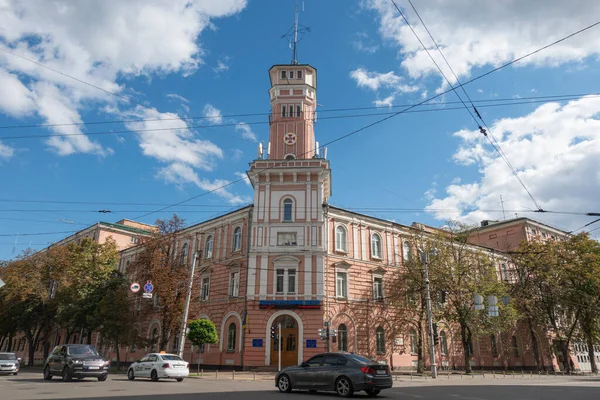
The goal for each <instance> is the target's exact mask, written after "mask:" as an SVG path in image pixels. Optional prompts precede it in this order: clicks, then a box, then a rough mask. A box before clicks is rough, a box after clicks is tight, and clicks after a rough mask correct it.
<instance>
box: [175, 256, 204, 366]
mask: <svg viewBox="0 0 600 400" xmlns="http://www.w3.org/2000/svg"><path fill="white" fill-rule="evenodd" d="M198 258H200V251H199V250H197V251H195V252H194V261H192V270H191V271H190V280H189V282H188V290H187V296H186V298H185V308H184V309H183V317H181V332H180V333H179V357H181V358H182V359H183V348H184V347H185V331H186V330H187V319H188V313H189V310H190V300H191V298H192V285H193V284H194V270H195V269H196V261H197V260H198Z"/></svg>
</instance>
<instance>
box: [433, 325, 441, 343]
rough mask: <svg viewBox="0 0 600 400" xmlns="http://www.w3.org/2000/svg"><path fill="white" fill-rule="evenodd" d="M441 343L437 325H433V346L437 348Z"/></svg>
mask: <svg viewBox="0 0 600 400" xmlns="http://www.w3.org/2000/svg"><path fill="white" fill-rule="evenodd" d="M439 343H440V338H439V337H438V331H437V324H436V323H434V324H433V345H434V346H437V345H438V344H439Z"/></svg>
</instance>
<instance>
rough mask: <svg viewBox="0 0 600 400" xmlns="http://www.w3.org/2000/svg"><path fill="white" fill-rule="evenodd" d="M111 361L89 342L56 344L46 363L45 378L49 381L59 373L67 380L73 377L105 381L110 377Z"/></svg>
mask: <svg viewBox="0 0 600 400" xmlns="http://www.w3.org/2000/svg"><path fill="white" fill-rule="evenodd" d="M109 367H110V361H108V360H106V359H105V358H104V357H102V356H101V355H100V354H99V353H98V351H97V350H96V348H95V347H94V346H91V345H89V344H64V345H60V346H56V347H55V348H54V350H52V353H50V355H49V356H48V359H46V363H45V364H44V379H45V380H47V381H49V380H50V379H52V376H54V375H58V376H61V377H62V380H63V381H65V382H68V381H70V380H71V379H72V378H78V379H82V378H87V377H93V378H98V380H99V381H101V382H103V381H105V380H106V378H108V369H109Z"/></svg>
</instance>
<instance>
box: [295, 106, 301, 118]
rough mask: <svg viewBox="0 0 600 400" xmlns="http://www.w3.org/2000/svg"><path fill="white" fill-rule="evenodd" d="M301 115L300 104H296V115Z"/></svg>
mask: <svg viewBox="0 0 600 400" xmlns="http://www.w3.org/2000/svg"><path fill="white" fill-rule="evenodd" d="M301 116H302V104H296V117H301Z"/></svg>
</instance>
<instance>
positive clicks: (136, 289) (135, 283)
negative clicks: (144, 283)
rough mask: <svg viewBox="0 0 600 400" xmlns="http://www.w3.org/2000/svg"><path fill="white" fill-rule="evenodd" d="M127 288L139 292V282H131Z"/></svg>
mask: <svg viewBox="0 0 600 400" xmlns="http://www.w3.org/2000/svg"><path fill="white" fill-rule="evenodd" d="M129 289H131V291H132V292H133V293H137V292H139V291H140V284H139V283H137V282H133V283H132V284H131V286H129Z"/></svg>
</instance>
